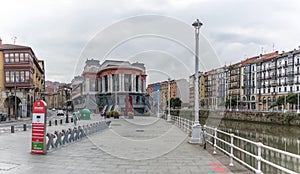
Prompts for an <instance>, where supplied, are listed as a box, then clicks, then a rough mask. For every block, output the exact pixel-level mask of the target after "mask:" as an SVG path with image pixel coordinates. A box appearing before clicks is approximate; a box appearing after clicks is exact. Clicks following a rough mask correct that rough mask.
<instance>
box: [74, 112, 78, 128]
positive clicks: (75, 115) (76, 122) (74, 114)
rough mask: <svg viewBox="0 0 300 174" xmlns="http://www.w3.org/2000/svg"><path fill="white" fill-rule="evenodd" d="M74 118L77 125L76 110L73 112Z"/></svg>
mask: <svg viewBox="0 0 300 174" xmlns="http://www.w3.org/2000/svg"><path fill="white" fill-rule="evenodd" d="M73 120H74V125H75V126H76V125H77V114H76V112H74V113H73Z"/></svg>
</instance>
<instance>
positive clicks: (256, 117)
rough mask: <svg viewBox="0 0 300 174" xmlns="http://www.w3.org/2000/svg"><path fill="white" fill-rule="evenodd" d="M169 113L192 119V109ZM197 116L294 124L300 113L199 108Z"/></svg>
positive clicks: (296, 123) (299, 118)
mask: <svg viewBox="0 0 300 174" xmlns="http://www.w3.org/2000/svg"><path fill="white" fill-rule="evenodd" d="M171 115H176V116H184V117H188V118H191V119H192V120H193V117H194V111H192V110H172V111H171ZM199 116H200V117H202V118H203V117H204V118H207V117H212V118H222V119H226V120H236V121H250V122H260V123H272V124H281V125H295V126H296V125H298V126H299V125H300V114H297V113H282V112H255V111H251V112H250V111H216V110H214V111H208V110H200V111H199Z"/></svg>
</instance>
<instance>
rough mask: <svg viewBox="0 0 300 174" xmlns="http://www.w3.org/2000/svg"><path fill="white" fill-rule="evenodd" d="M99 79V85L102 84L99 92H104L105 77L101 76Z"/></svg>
mask: <svg viewBox="0 0 300 174" xmlns="http://www.w3.org/2000/svg"><path fill="white" fill-rule="evenodd" d="M101 80H102V83H101V86H102V89H101V92H102V93H103V92H105V78H104V77H101Z"/></svg>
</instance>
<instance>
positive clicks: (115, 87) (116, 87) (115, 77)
mask: <svg viewBox="0 0 300 174" xmlns="http://www.w3.org/2000/svg"><path fill="white" fill-rule="evenodd" d="M112 79H113V91H119V74H113V75H112Z"/></svg>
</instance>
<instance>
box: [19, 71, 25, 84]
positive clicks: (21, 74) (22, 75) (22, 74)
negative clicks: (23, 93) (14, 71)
mask: <svg viewBox="0 0 300 174" xmlns="http://www.w3.org/2000/svg"><path fill="white" fill-rule="evenodd" d="M20 82H25V79H24V71H21V72H20Z"/></svg>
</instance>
